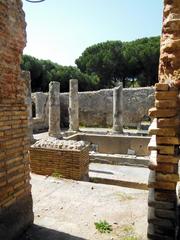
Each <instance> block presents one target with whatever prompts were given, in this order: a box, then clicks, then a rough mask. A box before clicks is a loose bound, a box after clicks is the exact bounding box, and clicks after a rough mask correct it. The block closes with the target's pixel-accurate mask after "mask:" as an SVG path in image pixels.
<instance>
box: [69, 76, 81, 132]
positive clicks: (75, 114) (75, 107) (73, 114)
mask: <svg viewBox="0 0 180 240" xmlns="http://www.w3.org/2000/svg"><path fill="white" fill-rule="evenodd" d="M69 131H72V132H73V131H75V132H76V131H79V96H78V80H77V79H71V80H70V81H69Z"/></svg>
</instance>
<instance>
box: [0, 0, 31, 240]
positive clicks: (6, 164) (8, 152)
mask: <svg viewBox="0 0 180 240" xmlns="http://www.w3.org/2000/svg"><path fill="white" fill-rule="evenodd" d="M0 16H1V17H0V22H1V29H0V46H1V48H0V59H1V61H0V110H1V111H0V239H2V240H12V239H15V238H18V236H19V234H21V233H22V231H24V230H25V229H26V228H27V226H29V225H30V224H31V223H32V222H33V212H32V197H31V185H30V182H29V179H30V175H29V172H30V170H29V157H28V149H29V145H30V137H29V135H28V134H29V133H28V110H27V102H26V91H27V89H26V84H25V81H24V80H23V79H22V77H21V70H20V61H21V54H22V51H23V48H24V46H25V42H26V39H25V20H24V13H23V11H22V2H21V1H20V0H19V1H12V0H11V1H10V0H1V1H0Z"/></svg>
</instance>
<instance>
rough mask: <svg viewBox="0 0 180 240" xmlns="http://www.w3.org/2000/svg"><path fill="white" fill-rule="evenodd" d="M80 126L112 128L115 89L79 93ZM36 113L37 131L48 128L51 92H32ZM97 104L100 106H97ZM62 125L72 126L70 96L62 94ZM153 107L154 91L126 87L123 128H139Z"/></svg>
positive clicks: (34, 123) (34, 126)
mask: <svg viewBox="0 0 180 240" xmlns="http://www.w3.org/2000/svg"><path fill="white" fill-rule="evenodd" d="M78 95H79V123H80V124H81V125H83V126H87V127H97V126H102V127H110V126H112V125H113V89H101V90H99V91H87V92H79V93H78ZM32 102H33V104H34V105H35V110H36V114H35V117H34V118H33V129H34V130H35V131H39V130H42V129H44V130H46V129H48V126H49V125H48V118H49V113H48V112H49V111H48V108H49V103H48V93H43V92H35V93H32ZM97 103H98V104H97ZM60 104H61V106H60V108H61V125H62V126H69V111H68V108H69V93H61V94H60ZM153 106H154V88H153V87H145V88H123V125H124V126H125V127H134V128H137V126H138V125H139V124H140V123H141V121H143V119H144V118H147V116H148V110H149V109H150V108H151V107H153Z"/></svg>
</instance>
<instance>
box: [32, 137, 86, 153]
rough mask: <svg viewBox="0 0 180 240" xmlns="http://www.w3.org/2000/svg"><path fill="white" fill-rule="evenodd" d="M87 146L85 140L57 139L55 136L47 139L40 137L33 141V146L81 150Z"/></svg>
mask: <svg viewBox="0 0 180 240" xmlns="http://www.w3.org/2000/svg"><path fill="white" fill-rule="evenodd" d="M86 146H88V144H87V143H86V142H85V141H74V140H59V139H57V138H53V137H49V138H47V139H41V140H39V141H37V142H36V143H34V144H33V145H32V146H31V147H33V148H47V149H56V150H58V149H62V150H82V149H83V148H84V147H86Z"/></svg>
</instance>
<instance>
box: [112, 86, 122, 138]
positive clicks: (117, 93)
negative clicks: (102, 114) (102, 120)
mask: <svg viewBox="0 0 180 240" xmlns="http://www.w3.org/2000/svg"><path fill="white" fill-rule="evenodd" d="M112 130H113V133H123V87H122V84H120V85H119V86H118V87H115V88H114V89H113V129H112Z"/></svg>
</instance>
